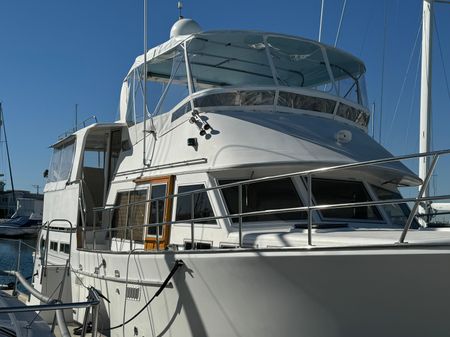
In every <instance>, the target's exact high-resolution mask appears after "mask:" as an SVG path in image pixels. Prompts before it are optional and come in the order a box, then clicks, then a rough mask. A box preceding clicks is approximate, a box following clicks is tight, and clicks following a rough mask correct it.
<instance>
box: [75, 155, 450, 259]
mask: <svg viewBox="0 0 450 337" xmlns="http://www.w3.org/2000/svg"><path fill="white" fill-rule="evenodd" d="M448 154H450V150H441V151H432V152H426V153H418V154H411V155H403V156H397V157H390V158H383V159H375V160H369V161H364V162H357V163H350V164H342V165H335V166H330V167H323V168H318V169H312V170H305V171H299V172H294V173H287V174H280V175H274V176H268V177H262V178H255V179H249V180H245V181H239V182H232V183H228V184H223V185H220V186H213V187H208V188H203V189H198V190H195V191H191V192H183V193H177V194H172V195H168V196H164V197H159V198H153V199H148V200H143V201H138V202H132V203H128V204H124V205H116V206H114V205H111V206H108V207H105V208H94V209H93V213H94V221H93V227H92V229H91V230H90V231H91V232H92V233H93V250H96V247H95V245H96V234H97V233H99V232H108V233H112V232H119V231H123V233H125V239H126V238H127V237H128V234H129V233H130V231H133V230H135V229H140V228H143V229H145V228H150V227H156V228H157V230H156V240H157V242H158V243H159V241H160V233H159V228H160V226H163V225H172V224H178V223H183V224H185V223H187V222H188V223H190V224H191V247H192V248H191V249H196V248H195V223H200V222H204V221H210V220H219V219H232V218H238V219H239V223H238V238H239V243H238V247H239V248H242V247H243V237H242V228H243V223H242V219H243V218H245V217H249V216H255V215H270V214H277V213H286V212H306V213H307V218H306V221H307V237H308V245H309V246H312V245H313V243H312V230H313V215H314V212H316V211H320V210H329V209H340V208H354V207H367V206H383V205H394V204H403V203H408V202H412V203H413V207H412V208H411V211H410V214H409V216H408V218H407V220H406V222H405V225H404V227H403V231H402V233H401V236H400V238H399V240H398V242H396V243H405V238H406V235H407V233H408V230H409V229H410V227H411V224H412V222H413V221H414V218H415V217H416V215H417V211H418V208H419V206H420V204H421V203H424V202H430V201H436V200H445V199H450V194H447V195H436V196H433V197H429V196H424V193H425V191H426V190H427V188H428V185H429V183H430V179H431V177H432V174H433V172H434V169H435V167H436V164H437V161H438V159H439V158H440V157H441V156H444V155H448ZM423 157H431V158H432V160H431V164H430V168H429V170H428V172H427V176H426V177H425V179H424V180H423V184H422V185H421V188H420V190H419V193H418V195H417V197H411V198H401V199H388V200H373V201H363V202H352V203H339V204H322V205H317V204H316V205H315V204H313V199H312V197H313V196H312V184H313V177H314V176H316V175H319V174H323V173H329V172H332V171H338V170H348V169H355V168H361V167H366V166H377V165H381V164H387V163H392V162H399V161H404V160H409V159H416V158H423ZM292 177H304V178H306V183H307V192H308V195H307V205H305V206H299V207H289V208H279V209H269V210H262V211H252V212H243V207H242V203H243V199H242V190H243V186H245V185H249V184H253V183H259V182H266V181H271V180H279V179H283V178H292ZM230 187H238V213H235V214H226V215H219V216H210V217H197V218H196V217H195V214H194V196H195V195H196V194H200V193H205V192H208V191H221V190H223V189H226V188H230ZM181 196H190V197H191V218H190V219H188V220H175V221H159V220H160V219H158V218H157V219H156V222H155V223H151V224H139V225H131V226H130V225H128V226H119V227H112V218H113V217H112V214H113V212H114V211H115V210H117V209H120V208H122V207H130V206H136V205H141V204H147V203H153V202H156V205H158V201H164V200H170V199H172V200H173V199H174V198H178V197H181ZM105 212H106V214H108V218H107V219H106V220H107V223H108V224H109V227H108V228H99V229H97V228H96V227H97V226H96V221H95V220H96V214H97V213H102V216H101V217H100V219H103V214H104V213H105ZM158 213H159V212H157V216H158ZM103 223H104V222H103ZM83 232H86V227H84V228H83ZM84 234H85V233H84ZM132 235H133V234H132V232H131V234H130V236H129V237H130V250H131V249H132V241H133V240H132ZM83 237H85V235H83ZM110 237H111V238H112V236H111V235H110ZM83 247H85V242H83ZM156 248H157V250H158V249H159V244H157V247H156Z"/></svg>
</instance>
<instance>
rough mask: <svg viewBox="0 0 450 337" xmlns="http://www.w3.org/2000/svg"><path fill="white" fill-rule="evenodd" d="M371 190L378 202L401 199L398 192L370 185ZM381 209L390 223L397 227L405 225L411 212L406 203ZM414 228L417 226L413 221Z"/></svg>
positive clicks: (385, 206) (384, 206)
mask: <svg viewBox="0 0 450 337" xmlns="http://www.w3.org/2000/svg"><path fill="white" fill-rule="evenodd" d="M371 188H372V190H373V191H374V192H375V194H376V195H377V198H378V199H379V200H393V199H403V197H402V195H401V194H400V193H399V192H394V191H390V190H388V189H385V188H382V187H379V186H374V185H371ZM382 207H383V209H384V211H385V212H386V214H387V215H388V217H389V218H390V219H391V223H392V224H394V225H399V226H404V225H405V223H406V220H407V219H408V216H409V213H410V212H411V211H410V209H409V207H408V205H407V204H406V203H401V204H391V205H383V206H382ZM416 226H418V224H417V223H416V221H415V220H414V223H413V224H412V227H413V228H417V227H416Z"/></svg>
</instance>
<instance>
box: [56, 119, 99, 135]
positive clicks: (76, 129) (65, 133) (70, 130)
mask: <svg viewBox="0 0 450 337" xmlns="http://www.w3.org/2000/svg"><path fill="white" fill-rule="evenodd" d="M90 121H93V123H92V124H94V123H98V119H97V116H95V115H92V116H90V117H88V118H86V119H85V120H83V121H82V122H80V123H78V124H77V125H76V126H75V127H74V128H72V129H69V130H67V131H65V132H63V133H62V134H60V135H59V136H58V139H59V140H61V139H64V138H66V137H68V136H70V135H71V134H73V133H74V132H77V131H78V130H79V129H80V127H81V126H82V127H83V128H85V127H86V126H87V125H88V122H90Z"/></svg>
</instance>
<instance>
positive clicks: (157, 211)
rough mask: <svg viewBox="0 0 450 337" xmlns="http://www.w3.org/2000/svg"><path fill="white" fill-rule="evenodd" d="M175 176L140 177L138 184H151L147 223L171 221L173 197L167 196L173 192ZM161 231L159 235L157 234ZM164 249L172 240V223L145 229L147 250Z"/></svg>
mask: <svg viewBox="0 0 450 337" xmlns="http://www.w3.org/2000/svg"><path fill="white" fill-rule="evenodd" d="M174 181H175V176H165V177H158V178H140V179H137V180H136V181H135V182H136V184H145V185H149V199H150V200H151V201H150V202H149V204H148V206H147V207H148V211H147V223H148V224H156V223H162V222H167V221H171V219H172V204H173V201H172V198H167V196H169V195H172V194H173V187H174ZM160 197H166V198H165V199H160V200H154V199H155V198H160ZM158 231H159V235H157V233H158ZM158 237H159V249H160V250H164V249H165V248H166V247H167V246H168V245H169V242H170V225H162V226H158V227H147V228H146V230H145V231H144V241H145V245H144V247H145V249H146V250H155V249H157V246H158Z"/></svg>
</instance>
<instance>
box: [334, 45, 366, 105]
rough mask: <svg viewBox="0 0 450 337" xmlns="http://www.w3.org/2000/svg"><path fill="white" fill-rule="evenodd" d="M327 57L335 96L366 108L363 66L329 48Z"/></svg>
mask: <svg viewBox="0 0 450 337" xmlns="http://www.w3.org/2000/svg"><path fill="white" fill-rule="evenodd" d="M327 56H328V60H329V62H330V68H331V72H332V73H333V77H334V80H335V84H336V90H337V95H338V96H340V97H342V98H345V99H348V100H349V101H352V102H355V103H358V104H361V105H363V106H365V107H367V105H368V99H367V91H366V82H365V78H364V73H365V67H364V65H363V64H362V63H361V62H358V61H357V60H356V59H354V58H352V57H349V55H347V54H345V53H342V52H340V51H338V50H335V49H331V48H328V49H327Z"/></svg>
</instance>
